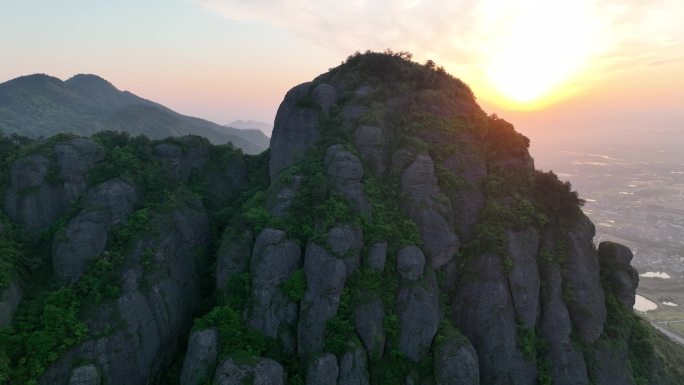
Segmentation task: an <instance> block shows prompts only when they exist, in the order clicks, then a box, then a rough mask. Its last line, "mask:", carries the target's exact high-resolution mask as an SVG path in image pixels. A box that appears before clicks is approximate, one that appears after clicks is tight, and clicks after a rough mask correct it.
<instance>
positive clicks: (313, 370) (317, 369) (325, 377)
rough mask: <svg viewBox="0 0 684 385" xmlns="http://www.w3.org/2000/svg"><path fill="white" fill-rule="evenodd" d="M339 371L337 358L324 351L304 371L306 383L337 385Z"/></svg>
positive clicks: (309, 384)
mask: <svg viewBox="0 0 684 385" xmlns="http://www.w3.org/2000/svg"><path fill="white" fill-rule="evenodd" d="M339 372H340V368H339V367H338V366H337V358H336V357H335V356H334V355H332V354H330V353H326V354H324V355H322V356H320V357H318V358H316V359H315V360H314V361H313V362H312V363H311V364H310V365H309V368H308V369H307V371H306V385H337V376H338V375H339Z"/></svg>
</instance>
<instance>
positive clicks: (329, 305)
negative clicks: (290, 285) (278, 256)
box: [297, 243, 347, 356]
mask: <svg viewBox="0 0 684 385" xmlns="http://www.w3.org/2000/svg"><path fill="white" fill-rule="evenodd" d="M304 274H305V276H306V283H307V287H306V293H305V294H304V299H303V300H302V301H301V304H300V310H299V325H298V328H297V341H298V343H299V347H298V350H297V351H298V353H299V354H300V355H301V356H308V355H310V354H314V353H318V352H320V351H321V350H322V349H323V344H324V340H325V327H326V322H327V321H328V320H329V319H330V318H332V317H333V316H335V314H336V313H337V308H338V306H339V304H340V295H341V294H342V290H343V289H344V284H345V282H346V279H347V266H346V265H345V263H344V261H342V260H341V259H339V258H337V257H334V256H332V255H330V254H329V253H328V252H327V251H326V250H325V249H324V248H322V247H320V246H318V245H316V244H314V243H312V244H310V245H309V246H308V247H307V248H306V254H305V256H304Z"/></svg>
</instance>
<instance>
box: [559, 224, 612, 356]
mask: <svg viewBox="0 0 684 385" xmlns="http://www.w3.org/2000/svg"><path fill="white" fill-rule="evenodd" d="M566 234H567V255H566V258H565V260H564V261H563V263H562V265H561V267H562V269H561V272H562V275H563V285H564V286H563V290H564V294H565V299H566V301H567V302H566V305H567V307H568V310H569V311H570V318H571V319H572V323H573V326H574V327H575V329H576V330H577V333H578V335H579V337H580V339H581V340H582V341H583V342H585V343H593V342H594V341H596V339H597V338H598V337H599V336H600V335H601V333H602V332H603V323H604V322H605V321H606V304H605V297H604V294H603V287H602V286H601V280H600V278H599V272H600V268H599V263H598V257H597V254H596V247H595V246H594V243H593V241H592V240H593V238H594V235H595V234H596V230H595V228H594V224H593V223H591V221H590V220H589V218H587V217H586V216H584V215H582V217H581V218H580V219H578V220H577V222H576V223H575V224H574V225H573V226H572V227H571V228H570V229H568V231H567V232H566Z"/></svg>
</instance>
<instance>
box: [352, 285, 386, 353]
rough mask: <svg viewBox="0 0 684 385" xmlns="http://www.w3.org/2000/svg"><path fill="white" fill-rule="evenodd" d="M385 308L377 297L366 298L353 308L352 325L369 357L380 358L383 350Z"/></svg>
mask: <svg viewBox="0 0 684 385" xmlns="http://www.w3.org/2000/svg"><path fill="white" fill-rule="evenodd" d="M384 322H385V306H384V304H383V303H382V298H380V297H379V296H378V295H370V296H369V297H368V298H365V300H364V301H363V302H362V303H360V304H358V305H356V306H355V307H354V324H355V325H356V333H357V334H358V335H359V338H360V339H361V342H362V343H363V346H364V348H365V349H366V352H368V355H369V357H371V358H374V359H377V358H381V357H382V355H383V352H384V349H385V331H384V329H383V325H384Z"/></svg>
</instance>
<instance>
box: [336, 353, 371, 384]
mask: <svg viewBox="0 0 684 385" xmlns="http://www.w3.org/2000/svg"><path fill="white" fill-rule="evenodd" d="M366 361H367V359H366V352H365V351H364V350H363V348H362V347H361V346H358V345H355V346H353V347H350V348H349V350H347V351H346V352H344V353H343V354H342V357H341V358H340V377H339V380H338V381H337V385H368V384H369V382H368V368H367V363H366Z"/></svg>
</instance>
